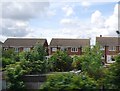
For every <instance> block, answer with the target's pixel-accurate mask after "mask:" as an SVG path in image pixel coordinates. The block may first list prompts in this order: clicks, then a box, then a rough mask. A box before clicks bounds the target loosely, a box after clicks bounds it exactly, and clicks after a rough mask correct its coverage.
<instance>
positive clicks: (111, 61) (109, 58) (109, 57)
mask: <svg viewBox="0 0 120 91" xmlns="http://www.w3.org/2000/svg"><path fill="white" fill-rule="evenodd" d="M112 56H113V57H114V56H115V55H107V63H114V62H115V61H113V60H112Z"/></svg>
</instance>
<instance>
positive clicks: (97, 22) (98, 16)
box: [91, 10, 104, 28]
mask: <svg viewBox="0 0 120 91" xmlns="http://www.w3.org/2000/svg"><path fill="white" fill-rule="evenodd" d="M91 23H92V24H93V25H94V26H93V27H98V28H101V27H104V18H103V16H102V13H101V12H100V11H99V10H96V11H95V12H94V13H93V14H92V15H91Z"/></svg>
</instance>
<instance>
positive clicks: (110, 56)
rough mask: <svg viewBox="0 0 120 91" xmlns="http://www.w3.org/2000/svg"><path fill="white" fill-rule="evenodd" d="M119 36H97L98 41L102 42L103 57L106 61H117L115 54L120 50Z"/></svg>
mask: <svg viewBox="0 0 120 91" xmlns="http://www.w3.org/2000/svg"><path fill="white" fill-rule="evenodd" d="M118 40H119V38H118V37H102V35H100V37H96V42H97V43H98V44H100V46H101V47H100V49H101V50H102V52H103V56H102V59H103V60H104V61H105V63H113V62H114V61H115V59H114V56H115V55H117V54H118V53H119V52H120V45H119V41H118Z"/></svg>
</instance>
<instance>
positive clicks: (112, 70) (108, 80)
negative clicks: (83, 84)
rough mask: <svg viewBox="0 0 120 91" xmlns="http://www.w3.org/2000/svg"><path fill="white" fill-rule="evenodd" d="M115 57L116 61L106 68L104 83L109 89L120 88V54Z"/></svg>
mask: <svg viewBox="0 0 120 91" xmlns="http://www.w3.org/2000/svg"><path fill="white" fill-rule="evenodd" d="M115 59H116V62H115V63H113V64H111V65H110V67H109V68H108V69H107V70H106V77H105V79H104V85H105V87H106V88H107V89H120V55H118V56H116V58H115Z"/></svg>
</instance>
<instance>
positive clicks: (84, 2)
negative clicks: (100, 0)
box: [81, 1, 91, 8]
mask: <svg viewBox="0 0 120 91" xmlns="http://www.w3.org/2000/svg"><path fill="white" fill-rule="evenodd" d="M81 5H82V6H83V7H85V8H88V7H89V6H90V5H91V3H90V2H88V1H83V2H82V3H81Z"/></svg>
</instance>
